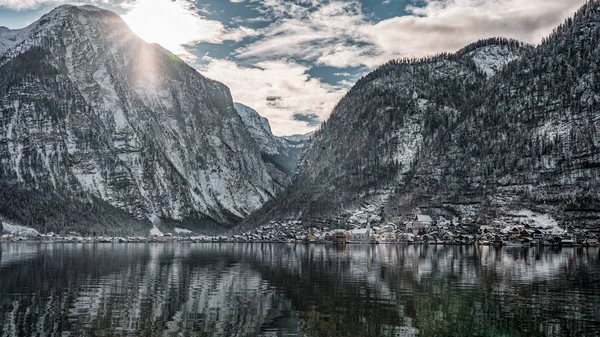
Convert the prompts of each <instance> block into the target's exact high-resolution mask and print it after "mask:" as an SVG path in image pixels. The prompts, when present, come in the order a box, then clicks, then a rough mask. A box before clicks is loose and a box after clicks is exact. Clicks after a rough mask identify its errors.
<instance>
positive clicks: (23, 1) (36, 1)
mask: <svg viewBox="0 0 600 337" xmlns="http://www.w3.org/2000/svg"><path fill="white" fill-rule="evenodd" d="M67 2H69V1H68V0H0V8H1V7H6V8H10V9H16V10H25V9H33V8H38V7H40V6H42V5H62V4H65V3H67ZM70 2H73V1H70Z"/></svg>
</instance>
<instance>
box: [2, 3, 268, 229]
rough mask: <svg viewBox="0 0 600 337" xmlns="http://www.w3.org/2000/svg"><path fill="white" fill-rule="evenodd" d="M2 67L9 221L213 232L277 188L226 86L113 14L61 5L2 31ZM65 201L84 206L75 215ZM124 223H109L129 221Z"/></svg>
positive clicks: (4, 193)
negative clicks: (109, 217) (106, 217)
mask: <svg viewBox="0 0 600 337" xmlns="http://www.w3.org/2000/svg"><path fill="white" fill-rule="evenodd" d="M0 74H1V75H0V182H1V183H2V185H3V188H2V193H0V194H2V195H1V197H2V200H3V203H2V204H3V206H2V209H0V212H2V213H1V214H0V215H4V216H5V217H6V218H9V219H13V220H15V221H17V222H19V221H20V222H26V223H28V224H29V225H31V226H32V227H36V226H37V228H38V229H42V230H55V231H56V230H63V229H64V228H63V226H65V225H64V223H65V221H64V220H65V219H68V220H69V221H67V223H70V224H71V225H73V226H75V225H76V224H80V223H82V222H86V221H87V222H88V223H90V222H94V223H97V226H88V228H85V226H80V227H82V229H81V228H80V229H81V230H82V231H83V230H87V231H88V232H89V231H91V229H90V228H91V227H94V228H93V230H94V231H100V232H101V231H103V228H102V224H101V223H102V222H104V221H95V220H94V219H97V217H98V216H97V214H98V213H113V212H117V211H118V210H122V211H124V212H126V213H128V214H132V215H134V217H135V218H136V219H138V220H141V221H143V219H149V220H152V221H154V222H161V221H159V220H162V222H161V223H162V224H163V225H164V224H170V223H173V222H176V223H179V224H180V225H182V226H184V227H188V228H192V229H196V230H202V229H204V230H216V229H219V228H222V226H225V227H228V226H231V225H233V224H235V223H236V222H237V221H239V220H240V219H242V218H244V217H245V216H246V215H247V214H249V213H250V212H251V211H253V210H255V209H257V208H258V207H260V206H261V205H262V204H263V203H264V202H265V201H267V200H268V199H269V198H271V197H272V196H273V194H274V193H275V191H276V189H277V188H278V187H277V185H276V184H275V182H274V181H273V179H272V178H271V176H270V175H269V171H268V170H267V167H266V166H265V164H264V162H263V160H262V159H261V153H260V150H259V148H258V146H257V145H256V143H255V142H254V141H253V139H252V137H251V135H250V133H249V132H248V130H247V128H246V126H245V125H244V123H243V122H242V120H241V119H240V117H239V116H238V114H237V113H236V110H235V108H234V107H233V102H232V99H231V95H230V92H229V89H228V88H227V87H226V86H225V85H223V84H221V83H219V82H216V81H213V80H210V79H208V78H206V77H204V76H202V75H201V74H199V73H198V72H197V71H196V70H194V69H193V68H191V67H190V66H188V65H187V64H185V63H184V62H183V61H182V60H181V59H179V58H178V57H177V56H175V55H173V54H171V53H170V52H169V51H167V50H165V49H163V48H162V47H160V46H158V45H156V44H148V43H146V42H144V41H143V40H142V39H140V38H139V37H137V36H136V35H135V34H134V33H133V32H132V31H131V30H130V29H129V27H128V26H127V25H126V24H125V22H124V21H123V20H122V19H121V18H120V17H119V16H118V15H116V14H114V13H112V12H109V11H106V10H102V9H99V8H96V7H93V6H81V7H75V6H68V5H65V6H60V7H58V8H56V9H55V10H53V11H52V12H50V13H48V14H46V15H44V16H43V17H42V18H41V19H40V20H38V21H36V22H35V23H33V24H31V25H30V26H28V27H26V28H24V29H20V30H9V29H7V28H4V27H3V28H1V29H0ZM15 196H18V197H19V198H22V199H23V200H22V203H23V204H25V205H28V204H37V206H36V207H35V208H34V209H29V208H27V207H23V205H19V204H17V203H16V202H14V201H11V200H13V199H14V198H15ZM42 196H43V197H42ZM61 198H62V199H61ZM40 199H43V200H47V202H46V201H44V202H40ZM63 199H64V200H68V202H66V203H62V202H57V201H56V200H63ZM65 204H67V205H79V204H81V207H74V208H76V210H74V212H77V214H78V217H80V219H77V220H73V219H72V218H70V216H71V214H72V213H73V212H71V211H68V210H67V209H68V208H69V207H71V206H61V205H65ZM85 207H88V208H89V209H90V210H91V211H90V212H87V213H86V211H83V210H85V209H86V208H85ZM23 208H25V209H23ZM39 208H51V209H54V210H57V209H58V211H57V213H59V214H56V215H49V214H44V212H46V210H38V209H39ZM82 209H83V210H82ZM107 210H108V211H107ZM46 213H47V212H46ZM81 218H85V219H83V220H82V219H81ZM40 219H43V221H42V220H40ZM124 219H126V218H122V219H121V218H120V220H116V219H114V221H115V222H118V223H120V224H114V223H110V224H106V223H105V226H113V227H119V226H126V223H127V221H133V220H124ZM138 220H136V221H138ZM143 226H147V225H143ZM180 227H181V226H180Z"/></svg>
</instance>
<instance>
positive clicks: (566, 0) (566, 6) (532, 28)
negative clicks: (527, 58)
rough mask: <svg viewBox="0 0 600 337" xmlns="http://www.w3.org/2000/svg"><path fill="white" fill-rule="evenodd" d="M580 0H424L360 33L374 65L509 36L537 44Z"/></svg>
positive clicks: (570, 13)
mask: <svg viewBox="0 0 600 337" xmlns="http://www.w3.org/2000/svg"><path fill="white" fill-rule="evenodd" d="M583 3H585V0H505V1H497V0H444V1H442V0H427V1H426V5H425V6H423V7H409V8H408V10H409V11H410V15H407V16H401V17H394V18H391V19H388V20H384V21H381V22H378V23H376V24H374V25H366V26H362V27H361V28H360V29H361V30H362V31H363V32H364V33H365V34H366V35H367V36H369V37H370V40H371V41H372V44H373V46H375V47H376V49H377V50H378V57H377V58H376V59H377V62H369V61H368V60H365V61H364V62H365V64H368V63H371V64H374V63H381V62H383V61H386V60H388V59H390V58H394V57H419V56H425V55H429V54H433V53H439V52H443V51H445V52H452V51H456V50H458V49H460V48H462V47H464V46H465V45H467V44H469V43H471V42H474V41H476V40H478V39H483V38H489V37H496V36H502V37H510V38H515V39H518V40H521V41H524V42H529V43H534V44H536V43H539V42H540V41H541V39H542V38H543V37H544V36H547V35H548V34H549V33H550V32H551V31H552V29H553V28H555V27H556V26H558V25H559V24H560V23H561V22H562V21H564V19H565V18H567V17H568V16H570V15H572V14H573V13H574V12H575V11H576V10H577V9H578V8H579V7H581V5H582V4H583Z"/></svg>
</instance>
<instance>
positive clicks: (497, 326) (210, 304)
mask: <svg viewBox="0 0 600 337" xmlns="http://www.w3.org/2000/svg"><path fill="white" fill-rule="evenodd" d="M594 331H596V332H597V331H600V261H599V249H597V248H567V249H565V248H563V249H554V248H515V249H508V248H504V249H496V248H494V247H466V246H404V245H364V246H361V245H346V246H333V245H302V244H289V245H286V244H13V243H10V244H0V336H32V335H37V334H40V335H46V334H58V335H60V334H62V333H64V334H70V335H73V336H87V335H94V336H114V335H131V336H466V335H470V336H582V335H590V333H592V334H593V332H594Z"/></svg>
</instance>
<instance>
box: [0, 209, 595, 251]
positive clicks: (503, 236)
mask: <svg viewBox="0 0 600 337" xmlns="http://www.w3.org/2000/svg"><path fill="white" fill-rule="evenodd" d="M6 229H9V230H8V231H7V230H6ZM599 237H600V233H599V232H598V231H597V230H587V229H581V228H576V227H573V226H566V229H563V228H561V227H557V226H545V227H544V226H537V227H536V226H532V225H531V224H529V223H515V224H512V225H507V226H504V227H498V226H490V225H482V224H479V223H477V222H476V221H475V220H472V219H461V220H459V219H452V220H445V219H438V220H434V219H433V218H432V217H430V216H428V215H422V214H419V215H415V217H414V219H413V220H412V221H404V222H401V223H399V224H395V223H381V222H379V223H374V224H371V223H370V222H367V223H366V224H364V226H361V224H358V225H356V224H355V225H354V226H353V228H352V229H347V228H345V229H344V228H329V227H327V226H325V227H321V228H317V227H311V228H308V229H307V228H306V226H305V225H304V224H303V223H302V221H299V220H289V221H279V222H271V223H269V224H268V225H264V226H260V227H258V228H256V229H253V230H251V231H248V232H245V233H242V234H234V235H221V236H207V235H199V236H198V235H195V234H194V233H193V232H191V231H189V230H183V229H179V228H175V234H172V233H162V232H158V233H152V234H151V235H150V236H148V237H104V236H94V237H86V236H81V235H79V234H78V233H76V232H70V233H67V235H58V234H55V233H47V234H42V233H39V232H37V231H36V230H34V229H31V228H27V227H22V226H11V225H7V224H6V223H4V231H3V232H0V242H9V241H11V242H18V241H28V242H32V241H33V242H35V241H37V242H74V243H94V242H97V243H136V242H157V243H168V242H198V243H200V242H232V243H253V242H272V243H332V244H440V245H473V244H476V245H494V246H533V245H541V246H600V243H599V240H598V238H599Z"/></svg>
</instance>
